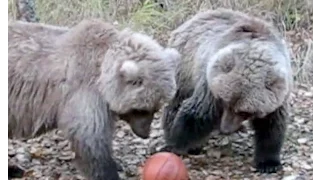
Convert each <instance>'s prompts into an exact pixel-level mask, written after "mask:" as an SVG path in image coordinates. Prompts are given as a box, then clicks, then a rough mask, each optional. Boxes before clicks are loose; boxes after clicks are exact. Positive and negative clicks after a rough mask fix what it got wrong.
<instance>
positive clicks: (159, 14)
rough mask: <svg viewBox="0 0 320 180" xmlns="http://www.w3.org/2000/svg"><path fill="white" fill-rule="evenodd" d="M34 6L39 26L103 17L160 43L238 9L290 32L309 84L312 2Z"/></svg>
mask: <svg viewBox="0 0 320 180" xmlns="http://www.w3.org/2000/svg"><path fill="white" fill-rule="evenodd" d="M13 1H14V0H9V7H8V8H9V16H11V17H13V18H14V12H15V11H16V9H15V7H14V6H12V4H13ZM157 2H158V3H157ZM159 3H162V4H163V5H164V8H162V7H161V6H160V4H159ZM35 4H36V11H37V16H38V17H39V18H40V21H41V22H45V23H50V24H57V25H67V26H72V25H74V24H75V23H77V22H79V21H80V20H81V19H83V18H88V17H96V18H103V19H105V20H108V21H112V22H115V21H117V23H118V24H119V26H120V27H127V26H129V27H131V28H133V29H135V30H138V31H144V32H146V33H148V34H150V35H154V36H155V37H157V38H158V39H159V40H160V41H161V42H162V43H165V41H166V39H167V37H168V34H169V32H170V31H171V30H172V29H174V28H175V27H177V26H178V25H180V24H181V23H182V22H183V21H185V20H186V19H187V18H189V17H190V16H191V15H193V14H195V13H196V12H198V11H202V10H205V9H215V8H219V7H225V8H232V9H235V10H241V11H244V12H247V13H250V14H253V15H255V16H259V17H262V18H264V19H266V20H269V21H272V22H273V23H274V24H275V25H276V26H277V27H278V28H279V29H280V30H281V31H282V32H284V33H285V34H286V32H289V33H288V34H286V35H287V37H288V40H289V41H290V42H291V41H292V42H294V44H293V45H292V49H293V53H292V54H293V57H292V59H293V62H292V64H293V67H294V73H295V79H296V80H297V81H298V82H300V83H305V84H309V85H312V83H313V79H312V77H313V40H312V39H313V37H312V32H313V29H312V25H313V19H312V17H313V3H312V0H90V1H89V0H67V1H66V0H35ZM297 34H299V36H298V37H295V36H297Z"/></svg>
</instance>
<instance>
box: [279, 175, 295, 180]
mask: <svg viewBox="0 0 320 180" xmlns="http://www.w3.org/2000/svg"><path fill="white" fill-rule="evenodd" d="M297 178H298V176H297V175H290V176H286V177H284V178H282V179H281V180H295V179H297Z"/></svg>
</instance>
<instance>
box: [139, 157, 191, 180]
mask: <svg viewBox="0 0 320 180" xmlns="http://www.w3.org/2000/svg"><path fill="white" fill-rule="evenodd" d="M188 179H189V175H188V170H187V168H186V166H185V164H184V163H183V161H182V159H181V158H180V157H179V156H177V155H175V154H174V153H169V152H159V153H156V154H154V155H152V156H151V157H149V158H148V159H147V161H146V163H145V165H144V167H143V171H142V180H188Z"/></svg>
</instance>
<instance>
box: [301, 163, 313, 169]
mask: <svg viewBox="0 0 320 180" xmlns="http://www.w3.org/2000/svg"><path fill="white" fill-rule="evenodd" d="M302 168H304V169H306V170H311V169H312V166H310V165H309V164H307V163H306V162H304V163H302Z"/></svg>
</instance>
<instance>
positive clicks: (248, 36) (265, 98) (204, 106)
mask: <svg viewBox="0 0 320 180" xmlns="http://www.w3.org/2000/svg"><path fill="white" fill-rule="evenodd" d="M169 46H170V47H172V48H176V49H177V50H178V51H179V52H180V53H181V55H182V60H181V61H180V63H179V64H178V67H177V68H178V70H177V74H176V81H177V86H178V89H177V93H176V95H175V97H174V98H173V99H172V101H171V102H170V103H169V105H168V106H166V108H165V110H164V114H163V117H162V120H163V128H164V132H165V140H166V146H165V147H164V148H163V149H162V151H174V152H176V153H186V152H189V153H191V152H193V153H194V152H198V151H194V150H197V149H198V150H199V147H200V146H201V145H202V144H203V143H204V142H206V141H207V138H208V137H209V135H210V132H212V131H213V130H214V129H218V130H220V131H221V133H224V134H230V133H233V132H235V131H237V130H238V129H239V128H240V127H241V124H242V122H243V121H245V120H250V122H251V125H252V127H253V129H254V130H255V135H254V139H255V140H254V142H255V155H254V159H255V163H256V167H257V170H258V171H260V172H276V171H277V170H279V169H280V168H281V162H280V151H281V147H282V144H283V140H284V137H285V130H286V119H287V118H288V113H287V112H288V98H289V95H290V91H291V88H292V72H291V65H290V56H289V52H288V49H287V46H286V44H285V41H284V38H283V37H282V36H281V35H280V33H279V32H277V31H276V29H275V28H274V27H273V26H272V25H270V24H268V23H267V22H265V21H263V20H261V19H258V18H254V17H251V16H249V15H246V14H244V13H242V12H238V11H232V10H228V9H217V10H208V11H205V12H200V13H198V14H196V15H195V16H194V17H192V18H191V19H190V20H188V21H186V22H185V23H183V24H182V25H181V26H180V27H178V28H177V29H176V30H174V31H173V32H172V34H171V37H170V40H169Z"/></svg>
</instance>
